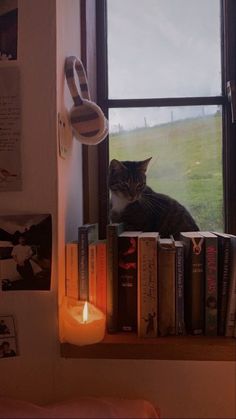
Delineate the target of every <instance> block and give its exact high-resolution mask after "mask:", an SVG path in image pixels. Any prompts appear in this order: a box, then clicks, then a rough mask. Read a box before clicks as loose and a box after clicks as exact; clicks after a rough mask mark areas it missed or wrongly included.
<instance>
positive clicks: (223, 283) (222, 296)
mask: <svg viewBox="0 0 236 419" xmlns="http://www.w3.org/2000/svg"><path fill="white" fill-rule="evenodd" d="M218 255H219V282H218V283H219V293H218V300H219V313H218V334H219V335H220V336H224V335H225V325H226V314H227V300H228V288H229V271H230V238H229V237H226V238H222V237H219V248H218Z"/></svg>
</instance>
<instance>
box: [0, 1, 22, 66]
mask: <svg viewBox="0 0 236 419" xmlns="http://www.w3.org/2000/svg"><path fill="white" fill-rule="evenodd" d="M17 6H18V2H17V0H0V61H7V60H16V59H17V33H18V29H17V27H18V7H17Z"/></svg>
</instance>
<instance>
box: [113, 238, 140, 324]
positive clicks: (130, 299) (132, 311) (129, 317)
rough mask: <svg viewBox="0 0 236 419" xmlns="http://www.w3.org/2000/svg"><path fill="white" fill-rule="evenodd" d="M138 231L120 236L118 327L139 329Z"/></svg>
mask: <svg viewBox="0 0 236 419" xmlns="http://www.w3.org/2000/svg"><path fill="white" fill-rule="evenodd" d="M139 235H140V232H138V231H125V232H123V233H121V234H120V235H119V236H118V328H119V330H120V331H124V332H126V331H127V332H128V331H129V332H136V331H137V265H138V251H137V249H138V236H139Z"/></svg>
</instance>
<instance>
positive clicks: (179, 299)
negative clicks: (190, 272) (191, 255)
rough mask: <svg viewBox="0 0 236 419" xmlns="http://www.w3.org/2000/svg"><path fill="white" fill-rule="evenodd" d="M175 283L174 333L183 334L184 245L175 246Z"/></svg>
mask: <svg viewBox="0 0 236 419" xmlns="http://www.w3.org/2000/svg"><path fill="white" fill-rule="evenodd" d="M175 275H176V276H175V284H176V301H175V304H176V308H175V314H176V334H177V335H184V334H185V322H184V247H183V246H177V247H176V260H175Z"/></svg>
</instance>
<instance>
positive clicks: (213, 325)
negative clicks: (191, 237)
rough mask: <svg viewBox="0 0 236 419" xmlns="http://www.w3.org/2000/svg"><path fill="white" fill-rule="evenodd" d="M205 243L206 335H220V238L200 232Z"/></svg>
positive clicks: (209, 233)
mask: <svg viewBox="0 0 236 419" xmlns="http://www.w3.org/2000/svg"><path fill="white" fill-rule="evenodd" d="M200 233H201V235H202V236H203V237H204V241H205V335H206V336H217V334H218V295H217V293H218V237H217V235H215V234H213V233H211V232H209V231H200Z"/></svg>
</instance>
